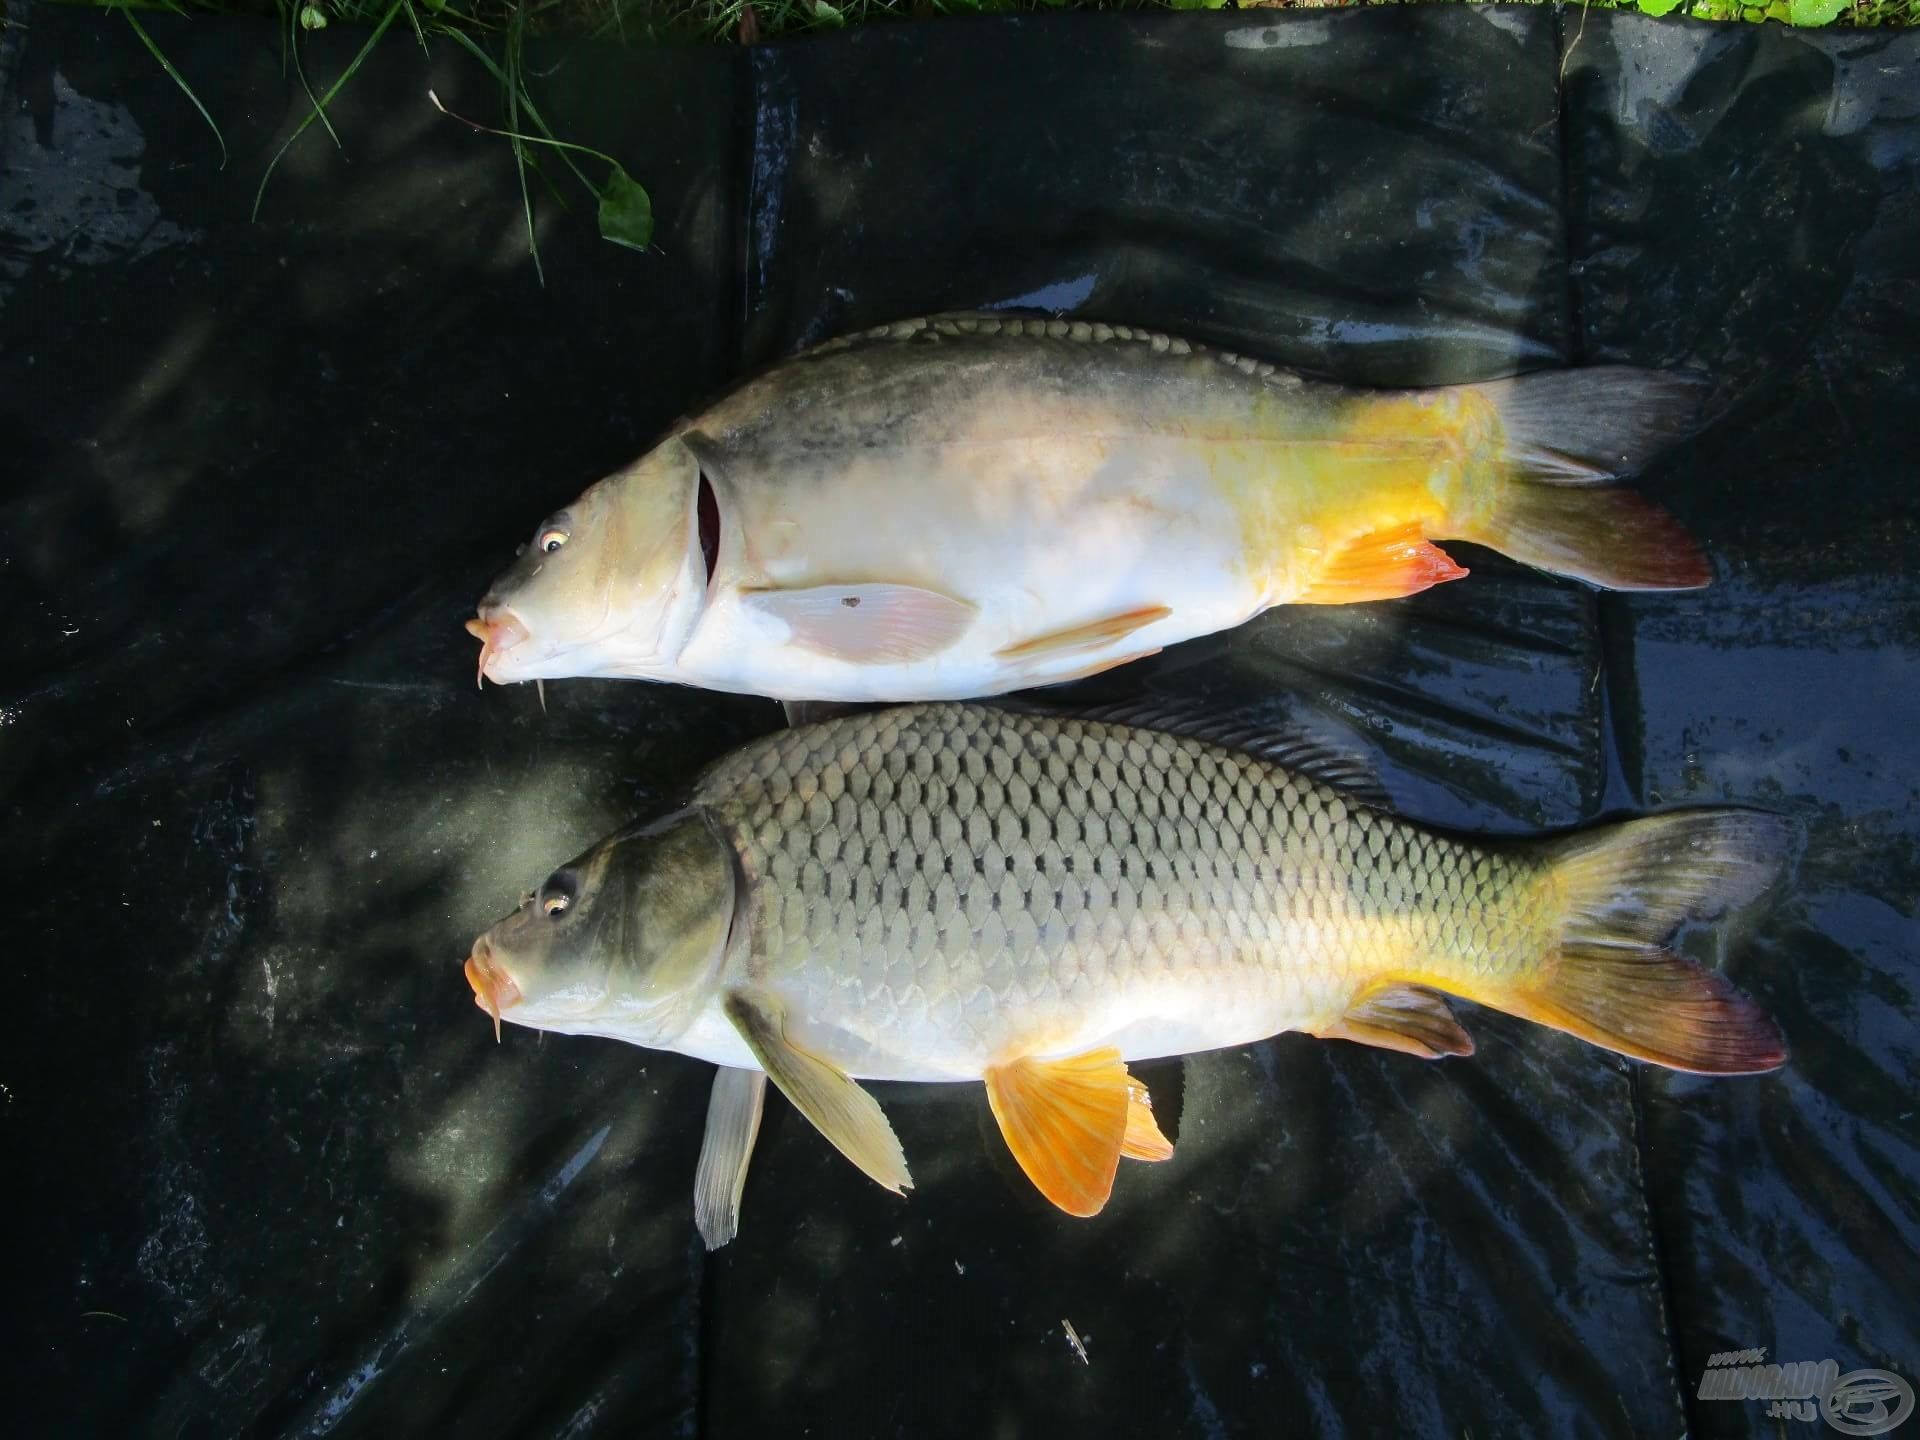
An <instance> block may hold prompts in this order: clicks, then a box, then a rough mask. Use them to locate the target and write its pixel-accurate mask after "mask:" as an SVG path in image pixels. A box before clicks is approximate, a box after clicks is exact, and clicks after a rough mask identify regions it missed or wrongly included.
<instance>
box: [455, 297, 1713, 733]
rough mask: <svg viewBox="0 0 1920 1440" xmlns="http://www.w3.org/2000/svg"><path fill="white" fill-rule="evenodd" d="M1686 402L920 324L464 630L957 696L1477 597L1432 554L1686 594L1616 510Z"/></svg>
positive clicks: (1658, 547) (568, 671) (775, 412)
mask: <svg viewBox="0 0 1920 1440" xmlns="http://www.w3.org/2000/svg"><path fill="white" fill-rule="evenodd" d="M1698 389H1699V386H1698V384H1697V383H1696V382H1695V381H1694V380H1692V379H1690V378H1688V377H1684V376H1677V375H1672V374H1661V373H1655V372H1648V371H1640V370H1631V369H1625V368H1621V367H1601V368H1596V369H1585V370H1565V371H1552V372H1543V373H1539V374H1534V375H1526V376H1521V377H1519V378H1516V379H1511V380H1498V381H1493V382H1490V383H1486V384H1479V385H1459V386H1450V387H1445V388H1440V389H1431V390H1400V391H1370V390H1355V389H1349V388H1346V387H1343V386H1338V385H1331V384H1323V383H1316V382H1312V381H1307V380H1304V379H1302V378H1301V377H1299V376H1297V375H1294V374H1292V373H1290V372H1287V371H1283V370H1279V369H1276V368H1275V367H1274V366H1272V365H1268V364H1263V363H1259V362H1256V361H1254V360H1250V359H1247V358H1244V357H1241V356H1237V355H1232V354H1228V353H1226V352H1224V351H1220V350H1215V349H1210V348H1208V347H1207V346H1204V345H1198V344H1190V343H1188V342H1187V341H1184V340H1177V339H1172V338H1170V337H1168V336H1166V335H1163V334H1159V333H1157V332H1154V331H1148V330H1139V329H1133V328H1130V327H1128V326H1124V325H1112V326H1110V325H1103V324H1091V323H1088V322H1084V321H1066V320H1040V319H1029V318H1022V317H1017V316H982V315H955V316H943V317H937V318H934V319H930V320H915V321H908V322H904V323H901V324H897V325H891V326H886V327H883V328H881V329H879V330H875V331H871V332H868V333H866V334H863V335H858V336H854V337H851V338H849V339H843V340H836V341H830V342H828V343H827V344H824V345H821V346H819V347H817V348H816V349H814V350H811V351H809V352H807V353H805V354H802V355H800V356H798V357H796V358H794V359H792V360H789V361H787V362H786V363H784V364H782V365H779V366H776V367H775V368H774V369H773V370H771V371H770V372H768V373H767V374H765V375H763V376H761V377H760V378H759V379H757V380H755V381H753V382H751V383H749V384H747V385H746V386H744V387H743V388H741V389H739V390H737V391H735V392H734V393H733V394H732V395H731V396H730V397H729V398H727V399H725V400H723V401H722V402H720V403H719V404H718V405H715V406H714V407H713V408H711V409H710V410H708V411H706V412H705V413H703V414H701V415H699V416H696V417H695V418H693V419H692V420H689V421H687V422H685V423H684V424H682V425H681V426H680V427H678V428H677V429H676V430H675V431H674V432H673V433H672V434H671V435H669V436H668V437H667V439H665V440H664V441H663V442H661V444H660V445H659V446H658V447H656V448H655V449H654V450H652V451H651V452H649V453H648V454H647V455H645V456H643V457H642V458H641V459H640V460H638V461H637V462H635V463H634V464H633V465H631V466H630V467H628V468H627V469H625V470H623V471H620V472H619V473H618V474H615V475H613V476H610V477H609V478H607V479H605V480H602V481H601V482H600V483H599V484H597V485H595V486H593V487H592V488H591V489H589V490H588V491H587V492H586V493H585V494H583V495H582V496H581V497H580V498H579V499H578V500H577V501H575V502H574V503H573V504H572V505H570V506H568V507H567V508H566V509H564V510H562V511H560V512H559V513H558V514H556V515H554V516H552V517H551V518H550V519H548V520H546V521H544V522H542V523H541V525H540V526H539V527H538V528H537V529H536V530H535V532H534V536H533V543H532V544H531V545H530V546H529V547H527V548H526V549H525V550H524V551H523V552H522V554H521V557H520V559H519V561H518V562H517V563H516V564H515V565H514V566H513V567H512V568H511V569H509V570H508V571H507V572H506V573H505V574H503V575H501V576H500V578H499V579H498V580H496V581H495V582H494V585H493V587H492V589H491V590H490V591H489V592H488V594H487V595H486V597H485V598H484V599H483V600H482V601H481V602H480V606H479V613H478V616H477V617H476V618H475V619H473V620H471V621H469V622H468V624H467V628H468V629H469V630H470V631H472V632H473V634H474V635H475V636H476V637H477V638H478V639H479V640H480V641H481V652H480V672H481V674H482V675H483V676H489V677H491V678H492V679H494V680H496V681H499V682H501V683H506V682H509V681H515V680H534V679H553V678H556V677H562V676H631V677H639V678H645V679H652V680H671V681H678V682H680V683H683V684H688V685H699V686H705V687H707V688H709V689H717V690H734V691H744V692H747V693H751V694H759V695H770V696H773V697H775V698H778V699H784V700H940V699H962V698H966V697H969V696H978V695H993V694H1000V693H1003V692H1005V691H1008V690H1014V689H1019V688H1023V687H1026V686H1031V685H1040V684H1047V683H1051V682H1055V681H1062V680H1069V679H1073V678H1076V677H1078V676H1082V675H1087V674H1092V673H1094V672H1097V671H1100V670H1104V669H1107V668H1109V667H1112V666H1115V665H1120V664H1124V663H1125V662H1127V661H1129V660H1134V659H1137V658H1139V657H1141V656H1143V655H1150V654H1152V653H1154V652H1155V651H1156V650H1158V649H1160V648H1161V647H1162V646H1165V645H1170V644H1173V643H1174V642H1176V641H1180V640H1185V639H1189V638H1191V637H1193V636H1196V635H1203V634H1207V633H1209V632H1211V631H1216V630H1221V629H1225V628H1227V627H1229V626H1233V625H1237V624H1239V623H1241V622H1242V621H1244V620H1246V619H1248V618H1249V617H1251V616H1253V615H1255V614H1258V613H1259V612H1260V611H1262V610H1265V609H1267V608H1268V607H1269V606H1273V605H1281V604H1289V603H1291V604H1339V603H1344V602H1348V601H1356V600H1379V599H1387V598H1391V597H1393V596H1399V595H1409V594H1412V593H1414V592H1415V591H1418V590H1424V589H1426V588H1427V587H1428V586H1430V585H1434V584H1437V583H1439V582H1440V581H1444V580H1452V579H1456V578H1458V577H1460V576H1462V575H1465V574H1466V571H1465V570H1463V569H1462V568H1461V567H1460V566H1458V565H1456V564H1455V563H1454V562H1453V561H1452V560H1451V559H1449V558H1448V556H1447V555H1446V554H1445V553H1443V552H1442V551H1441V550H1440V549H1438V548H1437V547H1436V546H1435V545H1434V544H1433V543H1432V542H1433V541H1434V540H1436V539H1447V538H1456V539H1461V540H1468V541H1473V542H1475V543H1478V544H1481V545H1486V546H1490V547H1491V548H1493V549H1495V550H1498V551H1501V552H1503V553H1504V554H1507V555H1510V556H1512V557H1514V558H1516V559H1518V560H1522V561H1525V562H1526V563H1528V564H1530V565H1535V566H1538V567H1540V568H1542V569H1545V570H1550V571H1553V572H1555V573H1557V574H1562V575H1571V576H1577V577H1579V578H1581V579H1583V580H1586V581H1589V582H1591V583H1593V584H1595V585H1601V586H1606V587H1609V588H1613V589H1642V590H1663V589H1686V588H1691V587H1695V586H1700V585H1704V584H1706V583H1707V581H1708V579H1709V577H1710V572H1709V570H1708V568H1707V565H1706V562H1705V560H1704V559H1703V558H1702V556H1701V554H1700V552H1699V550H1698V549H1697V548H1696V547H1695V546H1694V544H1693V542H1692V541H1691V540H1689V539H1688V538H1687V536H1686V534H1685V533H1684V531H1682V530H1681V528H1680V526H1679V525H1678V524H1677V523H1675V521H1674V520H1673V519H1672V518H1671V517H1669V516H1668V515H1667V514H1666V513H1665V512H1664V511H1662V510H1660V509H1659V508H1658V507H1656V506H1654V505H1653V504H1651V503H1650V502H1648V501H1646V500H1643V499H1641V498H1640V497H1639V496H1637V495H1635V494H1633V493H1632V492H1631V491H1629V490H1625V489H1620V488H1617V487H1615V486H1613V485H1612V484H1610V483H1609V482H1610V481H1612V480H1613V479H1614V478H1615V477H1616V476H1617V475H1619V474H1621V473H1622V472H1624V471H1627V470H1631V469H1633V468H1635V467H1636V466H1638V465H1639V464H1640V463H1641V462H1642V461H1643V460H1645V459H1646V458H1647V456H1649V455H1650V454H1651V453H1652V452H1653V451H1654V450H1655V449H1657V448H1658V447H1659V445H1660V444H1661V443H1663V442H1665V441H1667V440H1671V439H1673V438H1674V437H1676V436H1677V435H1678V434H1679V433H1681V432H1682V431H1683V430H1684V429H1685V427H1686V425H1687V423H1688V419H1689V416H1690V415H1691V413H1692V411H1693V409H1694V408H1695V407H1694V397H1695V396H1696V394H1697V392H1698Z"/></svg>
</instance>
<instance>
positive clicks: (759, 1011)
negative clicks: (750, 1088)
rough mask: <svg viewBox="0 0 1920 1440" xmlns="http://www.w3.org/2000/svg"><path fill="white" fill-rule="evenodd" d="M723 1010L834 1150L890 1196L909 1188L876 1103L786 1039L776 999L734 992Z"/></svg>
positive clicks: (890, 1130) (825, 1063)
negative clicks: (889, 1191)
mask: <svg viewBox="0 0 1920 1440" xmlns="http://www.w3.org/2000/svg"><path fill="white" fill-rule="evenodd" d="M726 1012H727V1018H728V1019H729V1020H731V1021H732V1022H733V1026H734V1029H736V1030H738V1031H739V1032H740V1036H741V1038H742V1039H743V1040H745V1041H746V1042H747V1048H748V1049H750V1050H752V1051H753V1058H754V1059H756V1060H758V1061H759V1062H760V1064H761V1066H762V1067H763V1068H764V1069H765V1070H766V1072H767V1078H768V1079H769V1080H771V1081H773V1083H774V1084H775V1085H778V1086H779V1087H780V1093H781V1094H782V1095H785V1096H786V1097H787V1099H789V1100H790V1101H792V1102H793V1108H794V1109H796V1110H798V1111H799V1112H800V1113H801V1114H802V1115H804V1116H806V1117H807V1119H809V1120H811V1121H812V1122H813V1126H814V1128H815V1129H816V1130H818V1131H819V1132H820V1133H821V1134H822V1135H824V1136H826V1137H827V1139H828V1140H829V1141H831V1142H832V1144H833V1147H834V1148H835V1149H836V1150H838V1151H839V1152H840V1153H841V1154H842V1155H844V1156H846V1157H847V1158H848V1159H849V1160H851V1161H852V1162H853V1163H854V1164H855V1165H857V1166H859V1167H860V1169H861V1170H862V1171H863V1172H865V1173H866V1174H867V1175H868V1176H869V1177H870V1178H871V1179H872V1180H874V1181H875V1182H876V1183H877V1184H879V1185H880V1186H882V1187H883V1188H885V1189H888V1190H891V1191H893V1192H894V1193H895V1194H896V1195H897V1194H899V1193H900V1192H901V1191H902V1190H911V1189H912V1188H913V1181H912V1179H911V1178H910V1177H909V1176H908V1174H907V1159H906V1156H905V1155H903V1154H902V1153H901V1151H900V1141H899V1140H898V1139H897V1138H895V1136H894V1133H893V1127H892V1126H891V1125H889V1124H888V1123H887V1117H886V1115H885V1114H883V1113H882V1112H881V1109H880V1106H879V1105H878V1104H877V1103H875V1101H874V1098H873V1097H872V1096H871V1095H869V1094H867V1092H866V1091H864V1090H862V1089H861V1088H860V1086H859V1085H858V1084H856V1083H855V1082H854V1081H853V1080H851V1079H849V1078H848V1077H847V1075H846V1073H845V1072H844V1071H842V1070H841V1069H840V1068H839V1067H838V1066H836V1065H833V1064H832V1063H830V1062H828V1061H826V1060H823V1059H821V1058H820V1057H819V1056H818V1055H814V1054H810V1053H809V1052H807V1051H805V1050H802V1049H801V1048H800V1047H799V1046H797V1045H795V1044H793V1043H792V1042H791V1041H789V1040H788V1039H787V1038H786V1025H785V1019H784V1016H783V1015H782V1013H781V1009H780V1005H779V1002H778V1001H775V1000H773V999H772V998H770V997H769V996H767V995H764V994H758V993H755V992H753V991H748V990H735V991H733V992H731V993H730V994H729V995H728V996H727V998H726Z"/></svg>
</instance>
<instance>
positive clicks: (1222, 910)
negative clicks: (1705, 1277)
mask: <svg viewBox="0 0 1920 1440" xmlns="http://www.w3.org/2000/svg"><path fill="white" fill-rule="evenodd" d="M694 800H695V803H696V804H699V805H701V806H703V807H705V808H706V809H707V810H708V811H709V812H710V813H711V814H712V815H713V816H714V817H715V819H716V820H717V821H718V823H719V825H720V827H721V829H722V831H723V833H725V834H727V835H728V836H729V837H730V838H732V840H733V842H734V844H735V846H736V848H737V850H738V852H739V856H740V861H741V866H742V870H743V873H744V875H745V876H746V878H747V880H748V885H747V898H746V902H745V903H746V908H745V915H746V920H747V924H748V943H747V944H746V946H744V947H741V948H740V949H739V951H738V952H737V953H736V955H735V958H732V959H730V960H729V962H728V964H729V966H730V967H737V968H738V970H739V971H740V973H739V974H737V975H734V976H732V977H731V978H732V979H733V980H734V981H736V982H738V983H746V982H749V981H750V982H751V983H753V984H755V985H758V986H763V987H766V988H769V989H770V990H772V991H773V992H775V993H777V994H780V995H782V996H783V997H785V998H786V1000H787V1001H788V1002H789V1009H790V1013H791V1014H793V1015H794V1016H795V1017H797V1023H799V1024H801V1025H803V1026H804V1027H806V1028H808V1029H810V1030H811V1031H813V1032H815V1033H817V1034H818V1035H820V1036H822V1037H827V1036H831V1037H832V1041H833V1043H834V1045H835V1046H836V1053H837V1054H839V1055H840V1058H841V1059H842V1062H843V1063H846V1064H847V1068H848V1069H849V1071H850V1072H851V1073H854V1074H859V1075H867V1076H873V1077H876V1078H902V1079H909V1078H935V1077H937V1076H938V1075H941V1074H945V1073H949V1072H950V1073H953V1074H956V1075H967V1076H977V1075H978V1074H979V1073H980V1072H981V1070H982V1068H983V1067H984V1066H986V1065H989V1064H991V1063H994V1062H995V1061H996V1060H997V1059H998V1058H1000V1057H1002V1056H1005V1055H1008V1054H1017V1053H1041V1054H1047V1053H1056V1054H1058V1053H1069V1052H1072V1051H1076V1050H1080V1049H1084V1048H1088V1047H1091V1046H1097V1045H1101V1044H1105V1043H1110V1042H1119V1043H1120V1044H1121V1047H1122V1049H1123V1051H1124V1052H1125V1054H1126V1058H1129V1059H1138V1058H1146V1057H1147V1056H1149V1055H1153V1054H1167V1053H1178V1052H1181V1051H1185V1050H1189V1049H1195V1048H1202V1047H1201V1045H1200V1044H1199V1043H1196V1040H1197V1039H1204V1040H1205V1043H1207V1044H1212V1045H1220V1044H1233V1043H1238V1042H1239V1041H1240V1040H1241V1039H1243V1038H1244V1039H1253V1038H1257V1037H1259V1036H1263V1035H1267V1034H1271V1033H1273V1032H1274V1031H1275V1030H1279V1029H1286V1028H1304V1029H1313V1028H1317V1027H1320V1026H1324V1025H1326V1024H1327V1023H1329V1022H1331V1021H1332V1020H1334V1019H1335V1018H1336V1017H1338V1016H1339V1015H1340V1014H1341V1013H1342V1012H1343V1011H1345V1009H1346V1008H1347V1007H1348V1005H1349V1004H1350V1003H1351V1002H1352V1001H1353V999H1354V998H1355V996H1356V995H1357V994H1358V993H1360V992H1361V991H1363V990H1364V989H1366V987H1367V986H1368V985H1369V984H1371V983H1374V982H1376V981H1380V980H1386V979H1388V978H1390V977H1400V978H1405V979H1409V980H1411V981H1412V982H1413V983H1418V982H1420V981H1421V980H1422V979H1428V980H1432V981H1434V982H1437V983H1444V984H1445V985H1446V986H1447V988H1449V989H1452V990H1454V991H1456V993H1458V992H1460V991H1462V990H1465V989H1471V988H1475V987H1476V986H1479V985H1489V984H1497V983H1499V982H1501V981H1502V980H1503V979H1509V978H1511V976H1512V975H1513V974H1515V973H1517V972H1518V971H1519V969H1520V968H1522V967H1525V966H1528V965H1534V964H1537V963H1538V962H1539V958H1540V957H1541V956H1542V955H1543V954H1545V953H1546V951H1547V950H1548V948H1549V945H1548V941H1549V939H1550V935H1551V927H1552V924H1553V913H1552V894H1551V890H1552V887H1551V886H1548V885H1545V884H1543V883H1542V880H1543V877H1544V876H1545V873H1546V870H1545V866H1544V865H1543V864H1542V863H1541V862H1539V861H1537V860H1534V859H1531V858H1529V857H1525V856H1504V855H1499V854H1493V853H1487V852H1484V851H1482V852H1480V853H1477V854H1476V853H1474V852H1471V851H1469V850H1468V849H1467V847H1465V846H1464V845H1461V844H1460V843H1458V842H1455V841H1453V840H1451V839H1448V838H1446V837H1442V836H1435V835H1431V834H1427V833H1425V832H1421V831H1418V830H1415V829H1413V828H1412V827H1410V826H1406V825H1403V824H1401V823H1400V822H1398V821H1396V820H1394V819H1393V818H1392V817H1390V816H1388V815H1385V814H1383V813H1379V812H1375V811H1372V810H1370V809H1368V808H1367V807H1365V806H1363V805H1361V804H1360V803H1359V802H1357V801H1355V800H1353V799H1351V798H1350V797H1346V796H1343V795H1342V794H1341V793H1340V792H1338V791H1336V790H1334V789H1332V788H1329V787H1328V786H1325V785H1322V784H1320V783H1318V782H1317V781H1314V780H1312V779H1310V778H1308V777H1306V776H1304V775H1299V774H1293V773H1290V772H1288V771H1286V770H1283V769H1280V768H1279V767H1277V766H1275V765H1272V764H1270V763H1267V762H1264V761H1262V760H1260V759H1258V758H1256V757H1254V756H1251V755H1248V754H1245V753H1241V752H1239V751H1235V750H1231V749H1227V748H1223V747H1220V746H1216V745H1213V744H1210V743H1208V742H1206V741H1204V740H1201V739H1196V738H1189V737H1185V736H1180V735H1173V734H1167V733H1164V732H1160V731H1154V730H1143V729H1136V728H1130V727H1127V726H1123V725H1117V724H1110V723H1104V722H1099V721H1082V720H1074V719H1065V718H1059V717H1049V716H1038V715H1027V714H1019V713H1013V712H1007V711H1001V710H995V709H991V708H982V707H965V708H961V707H910V708H906V709H900V710H889V711H881V712H875V713H872V714H869V715H865V716H860V717H855V718H852V719H849V720H844V721H841V722H838V723H836V724H833V725H830V726H818V727H809V728H803V729H799V730H792V731H786V732H782V733H780V734H776V735H773V736H770V737H768V738H766V739H764V740H762V741H759V742H757V743H756V744H755V745H752V746H749V747H748V748H747V749H745V750H743V751H741V752H739V753H738V754H736V755H735V756H733V757H731V758H729V759H728V760H726V761H723V762H722V763H721V764H720V765H718V766H717V767H715V768H714V769H713V770H712V771H710V772H709V773H708V774H707V776H706V777H705V778H704V780H703V781H702V783H701V784H700V786H699V789H698V791H697V792H696V794H695V796H694ZM1202 1032H1203V1033H1202ZM849 1044H850V1045H851V1047H852V1050H853V1052H854V1053H851V1054H849V1053H847V1050H848V1046H849Z"/></svg>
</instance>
